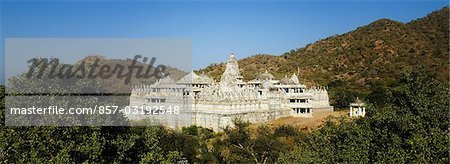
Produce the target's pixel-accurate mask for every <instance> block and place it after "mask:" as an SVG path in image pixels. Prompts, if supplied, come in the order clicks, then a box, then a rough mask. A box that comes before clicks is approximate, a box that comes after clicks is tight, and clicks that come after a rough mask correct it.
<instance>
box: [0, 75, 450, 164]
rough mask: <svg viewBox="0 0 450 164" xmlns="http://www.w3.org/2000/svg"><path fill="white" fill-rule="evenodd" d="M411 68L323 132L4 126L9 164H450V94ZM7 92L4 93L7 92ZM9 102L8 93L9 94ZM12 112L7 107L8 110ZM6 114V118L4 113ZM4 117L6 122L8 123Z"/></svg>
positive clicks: (239, 125)
mask: <svg viewBox="0 0 450 164" xmlns="http://www.w3.org/2000/svg"><path fill="white" fill-rule="evenodd" d="M425 72H426V71H425V69H424V68H423V67H419V68H415V69H407V70H405V71H404V72H403V74H402V76H401V78H400V80H399V81H400V82H399V83H397V84H395V85H393V86H391V87H390V88H388V89H386V90H385V92H382V93H379V92H373V93H371V96H372V97H377V96H379V95H380V94H382V95H384V96H386V98H385V99H384V100H383V101H385V102H384V103H380V100H374V101H371V102H370V104H371V105H370V106H369V107H368V111H367V115H366V117H364V118H357V119H349V118H346V117H341V118H338V119H331V118H330V119H329V120H327V121H326V122H325V123H324V124H323V126H322V127H321V128H319V129H316V130H313V131H311V132H308V131H301V130H299V129H297V128H296V127H292V126H276V127H268V126H264V125H260V126H258V127H256V128H252V126H249V124H248V123H246V122H241V121H236V125H235V127H234V128H227V129H225V130H224V131H223V132H218V133H214V132H212V131H211V130H208V129H204V128H201V127H196V126H191V127H186V128H183V129H182V130H171V129H166V128H164V127H142V126H131V127H92V126H81V127H53V126H50V127H40V126H38V127H11V126H1V127H0V128H1V130H0V140H1V142H0V143H1V144H0V159H2V162H32V163H35V162H36V163H41V162H76V163H81V162H101V163H104V162H132V163H137V162H143V163H147V162H162V163H172V162H177V161H185V162H191V163H192V162H198V163H210V162H212V163H274V162H278V163H292V162H294V163H316V162H319V163H343V162H344V163H373V162H383V163H384V162H386V163H393V162H402V163H416V162H417V163H448V162H449V159H448V152H449V148H448V146H447V145H448V144H449V139H448V134H447V128H448V127H449V120H448V112H449V111H448V109H449V105H450V104H449V102H448V99H449V98H450V97H449V94H448V93H449V89H448V88H447V87H446V86H445V85H444V84H442V82H440V81H439V80H436V79H435V77H434V76H432V75H427V74H425ZM2 90H3V88H2ZM1 100H2V103H4V101H3V100H4V92H2V99H1ZM1 111H2V112H4V108H2V110H1ZM2 117H4V115H2ZM2 120H4V118H2Z"/></svg>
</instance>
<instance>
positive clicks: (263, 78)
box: [257, 70, 275, 80]
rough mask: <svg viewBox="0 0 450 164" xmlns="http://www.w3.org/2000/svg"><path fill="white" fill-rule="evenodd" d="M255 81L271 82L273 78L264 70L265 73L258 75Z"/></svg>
mask: <svg viewBox="0 0 450 164" xmlns="http://www.w3.org/2000/svg"><path fill="white" fill-rule="evenodd" d="M257 79H259V80H272V79H275V76H273V75H272V74H271V73H269V72H267V70H266V72H264V73H262V74H260V75H259V76H258V78H257Z"/></svg>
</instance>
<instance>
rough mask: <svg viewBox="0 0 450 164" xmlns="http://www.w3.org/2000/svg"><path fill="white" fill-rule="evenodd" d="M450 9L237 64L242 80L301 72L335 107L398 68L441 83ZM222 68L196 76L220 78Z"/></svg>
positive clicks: (390, 77) (387, 79)
mask: <svg viewBox="0 0 450 164" xmlns="http://www.w3.org/2000/svg"><path fill="white" fill-rule="evenodd" d="M448 13H449V8H448V7H445V8H443V9H441V10H439V11H435V12H432V13H430V14H429V15H427V16H425V17H423V18H420V19H417V20H414V21H411V22H408V23H401V22H397V21H393V20H389V19H380V20H377V21H375V22H373V23H371V24H368V25H366V26H362V27H359V28H357V29H356V30H353V31H350V32H348V33H345V34H342V35H335V36H332V37H328V38H325V39H322V40H319V41H317V42H315V43H312V44H308V45H307V46H305V47H303V48H300V49H296V50H291V51H290V52H286V53H284V54H282V55H280V56H272V55H254V56H252V57H248V58H244V59H242V60H239V65H240V69H241V73H242V74H243V76H244V79H246V80H250V79H253V78H255V77H256V76H257V75H258V74H260V73H262V72H264V70H265V69H267V70H268V71H269V72H271V73H273V74H274V75H275V76H276V77H278V78H281V77H283V76H284V75H285V74H291V73H294V72H297V70H299V71H298V72H299V74H300V76H299V77H300V80H301V82H303V83H304V84H306V85H308V86H312V85H322V86H329V89H330V96H331V99H332V103H333V104H334V105H338V106H339V105H344V104H345V103H347V102H340V101H342V100H341V99H346V100H347V101H350V99H352V98H354V97H355V96H360V97H364V96H367V95H368V94H370V92H371V88H374V87H376V86H378V85H381V86H387V85H389V84H392V83H395V82H396V79H397V77H398V76H399V74H400V71H401V69H403V68H405V67H412V66H415V65H424V67H425V68H426V69H427V71H429V72H432V73H434V74H435V75H436V76H437V79H439V80H440V81H444V82H448V79H449V73H448V72H449V60H448V59H449V14H448ZM224 68H225V67H224V64H223V63H219V64H212V65H210V66H208V67H206V68H204V69H201V70H199V72H205V73H206V74H208V75H210V76H211V77H213V78H214V79H216V80H217V79H219V77H220V74H221V73H222V72H223V70H224Z"/></svg>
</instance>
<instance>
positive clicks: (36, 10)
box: [1, 0, 448, 72]
mask: <svg viewBox="0 0 450 164" xmlns="http://www.w3.org/2000/svg"><path fill="white" fill-rule="evenodd" d="M447 5H448V1H437V0H433V1H431V0H426V1H425V0H424V1H420V0H415V1H406V0H399V1H394V2H391V1H342V0H336V1H326V0H321V1H282V2H276V1H259V2H258V1H233V2H225V1H170V2H163V1H131V2H130V1H117V0H116V1H104V0H102V1H95V2H90V1H39V2H35V1H4V0H3V1H2V2H1V37H2V41H1V42H2V47H1V48H2V49H1V50H2V51H1V52H2V56H4V46H3V45H4V39H5V38H181V39H190V40H191V43H192V55H193V56H192V59H193V63H192V66H193V68H194V69H199V68H203V67H205V66H207V65H209V64H211V63H215V62H223V61H225V60H226V59H227V58H228V55H229V54H230V53H232V52H233V53H234V54H235V55H236V56H237V58H238V59H239V58H244V57H247V56H251V55H254V54H273V55H279V54H282V53H284V52H287V51H289V50H291V49H295V48H300V47H303V46H305V45H306V44H308V43H312V42H315V41H317V40H318V39H321V38H325V37H328V36H331V35H334V34H342V33H345V32H348V31H351V30H354V29H356V28H357V27H359V26H362V25H366V24H369V23H370V22H373V21H375V20H377V19H380V18H389V19H393V20H397V21H401V22H408V21H411V20H413V19H417V18H419V17H423V16H425V15H426V14H428V13H430V12H432V11H434V10H438V9H441V8H442V7H444V6H447ZM24 48H26V47H24ZM82 55H85V54H82ZM125 57H132V55H128V56H124V58H125ZM1 60H2V63H3V60H4V59H1ZM2 72H3V71H2Z"/></svg>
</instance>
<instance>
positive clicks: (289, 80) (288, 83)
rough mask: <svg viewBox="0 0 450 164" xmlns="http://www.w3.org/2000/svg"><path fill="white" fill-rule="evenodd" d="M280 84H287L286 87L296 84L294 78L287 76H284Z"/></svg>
mask: <svg viewBox="0 0 450 164" xmlns="http://www.w3.org/2000/svg"><path fill="white" fill-rule="evenodd" d="M280 83H281V84H285V85H291V84H295V82H294V81H293V80H292V78H289V77H287V75H286V76H284V78H283V79H281V80H280Z"/></svg>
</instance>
